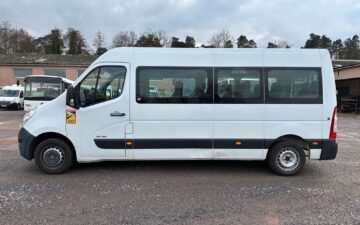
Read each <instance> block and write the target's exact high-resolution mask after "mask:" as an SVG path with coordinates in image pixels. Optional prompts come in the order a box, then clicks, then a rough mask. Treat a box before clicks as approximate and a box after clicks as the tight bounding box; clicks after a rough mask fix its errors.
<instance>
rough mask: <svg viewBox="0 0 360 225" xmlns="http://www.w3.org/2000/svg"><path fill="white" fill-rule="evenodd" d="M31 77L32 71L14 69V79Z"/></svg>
mask: <svg viewBox="0 0 360 225" xmlns="http://www.w3.org/2000/svg"><path fill="white" fill-rule="evenodd" d="M28 75H32V69H14V77H26V76H28Z"/></svg>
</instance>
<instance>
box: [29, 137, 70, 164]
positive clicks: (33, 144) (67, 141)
mask: <svg viewBox="0 0 360 225" xmlns="http://www.w3.org/2000/svg"><path fill="white" fill-rule="evenodd" d="M50 138H58V139H60V140H62V141H64V142H66V143H67V144H68V145H69V146H70V148H71V151H72V152H73V154H74V159H75V161H77V156H76V151H75V147H74V145H73V143H72V142H71V141H70V140H69V139H68V138H67V137H66V136H64V135H62V134H59V133H55V132H47V133H42V134H40V135H38V136H37V137H35V139H34V140H33V141H32V143H31V145H30V152H31V158H34V152H35V148H36V146H38V144H40V143H41V142H42V141H44V140H46V139H50Z"/></svg>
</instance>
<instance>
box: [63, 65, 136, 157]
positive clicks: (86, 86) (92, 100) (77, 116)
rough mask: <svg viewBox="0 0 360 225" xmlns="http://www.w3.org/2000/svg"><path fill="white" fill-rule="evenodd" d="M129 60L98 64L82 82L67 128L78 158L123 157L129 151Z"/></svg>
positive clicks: (69, 108)
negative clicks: (127, 136) (127, 142)
mask: <svg viewBox="0 0 360 225" xmlns="http://www.w3.org/2000/svg"><path fill="white" fill-rule="evenodd" d="M129 73H130V67H129V65H128V64H123V63H122V64H116V65H114V64H111V65H102V66H98V67H95V68H94V69H93V70H91V72H89V73H88V75H87V76H86V77H85V78H84V79H83V80H82V81H81V82H79V83H78V84H77V85H76V87H75V89H76V90H77V91H78V92H79V96H80V99H79V100H80V101H79V103H80V107H79V109H78V110H75V109H72V108H71V107H69V106H67V121H66V132H67V135H68V136H69V137H71V139H72V140H74V139H75V141H73V142H75V143H77V144H75V145H76V146H75V148H76V152H77V159H78V161H96V160H106V159H121V158H124V157H125V156H126V154H125V130H126V127H127V126H128V125H129V79H128V78H126V76H127V74H129Z"/></svg>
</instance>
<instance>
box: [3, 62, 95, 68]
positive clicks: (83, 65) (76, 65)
mask: <svg viewBox="0 0 360 225" xmlns="http://www.w3.org/2000/svg"><path fill="white" fill-rule="evenodd" d="M0 66H28V67H29V66H31V67H32V66H41V67H47V66H52V67H88V66H90V64H74V65H71V64H64V65H61V64H53V63H48V64H45V63H42V64H33V63H22V64H17V63H11V64H0Z"/></svg>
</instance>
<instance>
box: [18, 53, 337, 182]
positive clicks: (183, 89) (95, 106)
mask: <svg viewBox="0 0 360 225" xmlns="http://www.w3.org/2000/svg"><path fill="white" fill-rule="evenodd" d="M336 123H337V119H336V96H335V81H334V75H333V70H332V64H331V59H330V55H329V53H328V51H327V50H321V49H174V48H115V49H112V50H110V51H108V52H106V53H105V54H103V55H102V56H100V57H99V58H98V59H97V60H96V61H95V62H94V63H93V64H92V65H90V67H89V68H88V69H87V70H86V71H85V72H84V73H83V74H82V75H81V76H80V77H79V78H78V79H77V80H76V81H75V82H74V84H73V85H72V86H70V87H69V88H68V89H67V91H65V93H63V94H62V95H60V96H59V97H58V98H56V99H54V100H53V101H51V102H49V103H47V104H45V105H41V106H39V107H38V108H37V109H34V110H32V111H30V112H29V114H28V115H27V116H26V117H25V118H24V122H23V127H22V128H21V130H20V132H19V148H20V154H21V155H22V156H23V157H25V158H26V159H28V160H31V159H35V162H36V164H37V166H38V167H39V168H40V169H41V170H42V171H43V172H45V173H49V174H57V173H62V172H64V171H66V170H68V169H69V168H70V167H71V166H72V165H73V164H74V162H80V163H83V162H96V161H108V160H266V161H267V162H268V164H269V166H270V168H271V169H272V170H273V171H274V172H275V173H276V174H279V175H285V176H290V175H295V174H297V173H298V172H299V171H300V170H301V169H302V168H303V166H304V164H305V161H306V159H314V160H330V159H334V158H335V157H336V154H337V149H338V146H337V143H336Z"/></svg>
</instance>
